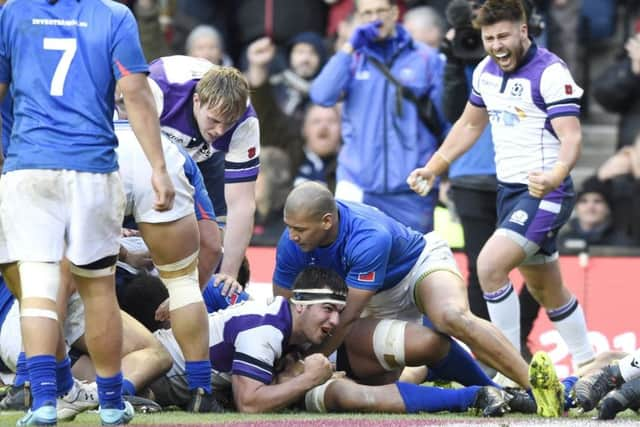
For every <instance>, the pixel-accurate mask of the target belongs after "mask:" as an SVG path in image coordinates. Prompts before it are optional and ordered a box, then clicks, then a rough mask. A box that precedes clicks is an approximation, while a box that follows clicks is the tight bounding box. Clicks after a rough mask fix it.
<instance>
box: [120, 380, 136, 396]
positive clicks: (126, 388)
mask: <svg viewBox="0 0 640 427" xmlns="http://www.w3.org/2000/svg"><path fill="white" fill-rule="evenodd" d="M122 395H123V396H135V395H136V386H135V385H133V383H132V382H131V381H129V380H128V379H126V378H125V379H123V380H122Z"/></svg>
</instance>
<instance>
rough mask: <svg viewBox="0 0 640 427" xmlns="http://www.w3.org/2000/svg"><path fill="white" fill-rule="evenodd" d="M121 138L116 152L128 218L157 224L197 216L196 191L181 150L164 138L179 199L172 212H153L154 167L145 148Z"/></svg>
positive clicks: (165, 155) (174, 203) (170, 173)
mask: <svg viewBox="0 0 640 427" xmlns="http://www.w3.org/2000/svg"><path fill="white" fill-rule="evenodd" d="M118 136H119V142H120V145H119V146H118V148H117V149H116V152H117V153H118V164H119V165H120V177H121V179H122V185H123V187H124V192H125V197H126V200H127V205H126V208H125V215H133V217H134V219H135V220H136V222H147V223H152V224H156V223H163V222H172V221H176V220H178V219H180V218H184V217H185V216H187V215H189V214H192V213H194V202H193V193H194V189H193V186H192V185H191V184H190V183H189V180H188V179H187V177H186V175H185V173H184V162H185V158H184V156H183V155H182V153H180V150H179V149H178V147H177V146H175V145H174V144H172V143H171V142H169V141H168V140H166V139H165V138H163V139H162V148H163V152H164V158H165V162H166V164H167V172H168V173H169V176H170V177H171V181H172V182H173V186H174V188H175V192H176V193H175V194H176V196H175V200H174V202H173V208H172V209H171V210H168V211H163V212H158V211H156V210H155V209H153V202H154V201H155V192H154V191H153V188H152V186H151V165H150V164H149V161H148V160H147V158H146V156H145V155H144V152H143V151H142V147H140V144H138V142H137V141H135V140H133V141H132V140H130V138H126V139H124V138H123V137H122V134H121V133H118Z"/></svg>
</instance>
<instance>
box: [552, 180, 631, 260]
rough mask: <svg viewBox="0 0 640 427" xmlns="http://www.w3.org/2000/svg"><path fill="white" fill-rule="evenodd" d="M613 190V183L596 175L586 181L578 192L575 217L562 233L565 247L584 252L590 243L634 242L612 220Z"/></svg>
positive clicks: (618, 243) (567, 250) (560, 240)
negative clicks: (611, 185)
mask: <svg viewBox="0 0 640 427" xmlns="http://www.w3.org/2000/svg"><path fill="white" fill-rule="evenodd" d="M610 194H611V188H610V183H608V182H602V181H599V180H598V179H597V177H595V176H594V177H591V178H589V179H587V180H586V181H585V183H584V184H583V186H582V189H581V190H580V192H579V193H578V200H577V203H576V207H575V217H574V218H573V219H572V220H571V221H570V222H569V224H568V229H567V230H566V231H564V232H563V233H561V234H560V236H559V237H558V241H559V248H560V250H561V251H565V252H581V251H584V250H586V249H588V247H589V246H634V243H633V241H632V240H631V239H630V238H629V237H627V236H626V235H625V234H624V233H623V232H622V231H621V230H619V229H617V228H616V226H615V223H614V221H613V220H612V213H611V200H610V199H609V195H610Z"/></svg>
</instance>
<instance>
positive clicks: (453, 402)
mask: <svg viewBox="0 0 640 427" xmlns="http://www.w3.org/2000/svg"><path fill="white" fill-rule="evenodd" d="M396 386H397V387H398V391H399V392H400V396H401V397H402V400H403V402H404V406H405V408H406V410H407V413H408V414H411V413H416V412H438V411H451V412H462V411H466V410H467V409H469V407H470V406H471V405H472V404H473V401H474V400H475V398H476V394H477V393H478V390H480V387H479V386H471V387H465V388H458V389H445V388H439V387H429V386H424V385H417V384H411V383H404V382H400V381H398V382H396Z"/></svg>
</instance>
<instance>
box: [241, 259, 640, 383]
mask: <svg viewBox="0 0 640 427" xmlns="http://www.w3.org/2000/svg"><path fill="white" fill-rule="evenodd" d="M248 257H249V262H250V265H251V282H252V284H251V288H252V289H253V291H257V292H259V293H261V294H262V293H268V292H270V291H271V276H272V274H273V267H274V265H275V249H274V248H249V252H248ZM455 257H456V260H457V261H458V265H459V266H460V271H462V272H463V273H464V274H466V272H467V260H466V257H465V256H464V254H461V253H456V254H455ZM560 266H561V268H562V274H563V279H564V281H565V283H566V285H567V286H568V288H569V289H570V290H571V291H572V292H573V293H574V294H575V295H576V297H577V298H578V300H579V301H580V303H581V304H582V307H583V309H584V312H585V316H586V318H587V325H588V327H589V339H590V340H591V344H592V345H593V346H594V348H595V350H596V352H598V353H599V352H602V351H607V350H617V351H626V352H630V351H633V350H635V349H636V348H638V347H640V259H638V258H633V257H587V256H582V257H579V256H561V257H560ZM511 278H512V281H513V283H514V284H516V286H517V287H520V286H521V284H522V282H523V280H522V277H521V276H520V275H519V274H518V273H517V272H514V273H513V275H512V277H511ZM636 310H638V311H636ZM530 342H531V344H532V347H533V348H532V350H533V351H535V350H545V351H547V352H548V353H549V355H550V356H551V358H552V360H553V361H554V363H555V364H556V368H557V370H558V375H560V376H561V377H564V376H566V375H569V373H570V372H572V368H571V358H570V357H569V352H568V350H567V347H566V345H565V344H564V342H563V341H562V339H561V338H560V335H559V334H558V332H557V331H556V330H555V329H554V328H553V325H552V324H551V322H550V321H549V319H548V318H547V316H546V314H544V313H540V315H539V316H538V319H537V320H536V323H535V325H534V328H533V331H532V333H531V336H530Z"/></svg>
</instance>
